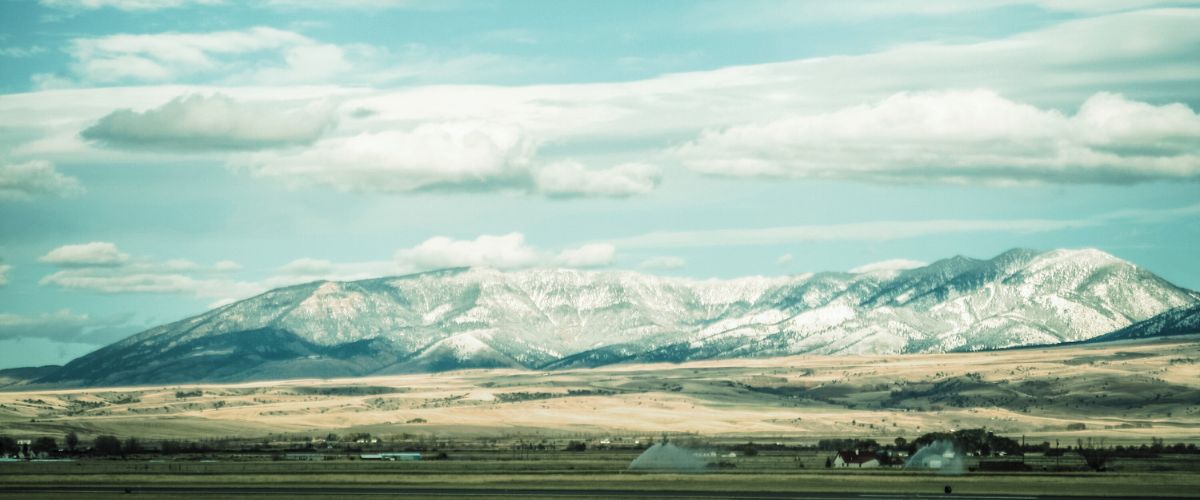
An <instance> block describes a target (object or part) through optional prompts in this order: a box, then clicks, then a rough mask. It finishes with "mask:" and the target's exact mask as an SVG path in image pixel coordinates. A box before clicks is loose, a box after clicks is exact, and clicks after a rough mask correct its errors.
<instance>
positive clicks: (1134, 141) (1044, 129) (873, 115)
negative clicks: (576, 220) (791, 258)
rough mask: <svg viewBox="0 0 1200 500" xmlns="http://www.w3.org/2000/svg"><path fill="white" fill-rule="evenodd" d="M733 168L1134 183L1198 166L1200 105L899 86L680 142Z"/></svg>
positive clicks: (691, 161)
mask: <svg viewBox="0 0 1200 500" xmlns="http://www.w3.org/2000/svg"><path fill="white" fill-rule="evenodd" d="M674 154H675V155H677V156H678V157H679V158H680V159H681V160H682V161H683V163H684V164H685V165H687V166H688V167H690V168H692V169H695V170H697V171H700V172H705V173H710V174H720V175H730V176H765V177H796V178H819V179H854V180H867V181H896V180H932V181H948V182H971V181H981V182H993V183H1008V182H1048V183H1129V182H1140V181H1149V180H1159V179H1186V180H1192V179H1196V178H1197V177H1200V116H1197V115H1196V113H1195V112H1193V111H1192V110H1191V109H1190V108H1188V107H1187V106H1185V105H1183V104H1178V103H1176V104H1169V105H1164V106H1154V105H1150V104H1146V103H1141V102H1136V101H1130V100H1128V99H1125V98H1123V97H1121V96H1119V95H1114V94H1106V93H1100V94H1096V95H1094V96H1092V97H1091V98H1090V99H1088V100H1087V101H1086V102H1085V103H1084V104H1083V106H1082V107H1080V109H1079V110H1078V112H1077V113H1075V114H1074V115H1073V116H1067V115H1064V114H1062V113H1059V112H1057V111H1054V110H1043V109H1039V108H1036V107H1034V106H1031V105H1028V104H1023V103H1018V102H1014V101H1011V100H1008V99H1005V98H1003V97H1001V96H999V95H997V94H995V93H994V92H991V91H986V90H977V91H948V92H927V93H900V94H896V95H893V96H891V97H889V98H887V99H884V100H883V101H881V102H878V103H875V104H871V105H860V106H854V107H850V108H845V109H842V110H838V111H835V112H832V113H823V114H815V115H796V116H790V117H787V118H783V119H778V120H772V121H767V122H762V123H751V124H745V125H737V126H733V127H729V128H725V129H722V130H709V131H706V132H704V133H702V134H701V135H700V137H699V138H697V139H696V140H694V141H691V142H689V143H687V144H684V145H683V146H680V147H678V148H676V149H675V150H674Z"/></svg>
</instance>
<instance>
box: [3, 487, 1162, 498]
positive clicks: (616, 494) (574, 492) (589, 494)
mask: <svg viewBox="0 0 1200 500" xmlns="http://www.w3.org/2000/svg"><path fill="white" fill-rule="evenodd" d="M124 493H128V494H129V495H130V496H131V497H136V496H194V495H221V496H223V497H230V496H246V497H258V496H264V495H273V496H278V495H287V496H316V497H321V496H347V497H352V496H391V497H420V498H429V497H445V498H470V497H492V498H504V497H511V498H538V497H541V498H571V497H585V498H598V497H599V498H605V497H607V498H729V499H764V498H765V499H779V498H795V499H804V500H847V499H854V500H886V499H911V500H926V499H930V500H931V499H950V498H953V499H966V500H1080V498H1081V497H1076V496H1031V495H965V494H950V495H947V494H943V493H934V492H931V493H930V494H913V493H908V494H882V493H858V492H847V493H806V492H785V491H753V492H744V493H737V492H722V491H686V490H674V491H673V490H635V489H552V488H548V489H525V488H522V489H507V488H395V487H370V486H368V487H337V486H329V487H288V486H278V487H276V486H264V487H255V486H227V487H226V486H220V485H214V486H135V487H131V488H129V489H126V488H124V487H119V486H0V496H10V495H16V496H22V495H34V494H38V495H58V494H65V495H84V496H86V495H113V494H124ZM1106 498H1112V499H1116V500H1142V499H1146V500H1151V499H1154V500H1161V498H1160V497H1128V496H1126V497H1106Z"/></svg>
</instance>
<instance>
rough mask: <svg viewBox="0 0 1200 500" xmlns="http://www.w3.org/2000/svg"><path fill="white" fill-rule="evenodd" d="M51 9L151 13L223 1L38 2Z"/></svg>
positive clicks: (75, 0)
mask: <svg viewBox="0 0 1200 500" xmlns="http://www.w3.org/2000/svg"><path fill="white" fill-rule="evenodd" d="M38 3H40V4H42V5H43V6H46V7H50V8H52V9H60V10H66V11H75V10H96V9H103V8H113V9H117V10H123V11H152V10H162V9H173V8H178V7H186V6H188V5H219V4H221V3H224V0H38Z"/></svg>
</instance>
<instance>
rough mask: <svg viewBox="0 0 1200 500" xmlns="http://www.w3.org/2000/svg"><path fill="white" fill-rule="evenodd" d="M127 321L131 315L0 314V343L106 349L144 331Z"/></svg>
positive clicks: (70, 313) (66, 312) (67, 311)
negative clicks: (36, 342) (43, 341)
mask: <svg viewBox="0 0 1200 500" xmlns="http://www.w3.org/2000/svg"><path fill="white" fill-rule="evenodd" d="M130 319H131V315H118V316H113V317H106V318H92V317H90V316H89V315H87V314H76V313H73V312H71V311H69V310H66V309H64V310H61V311H57V312H53V313H42V314H35V315H21V314H10V313H0V341H2V340H13V339H22V338H39V339H48V340H52V341H56V342H70V343H83V344H91V345H107V344H110V343H112V342H115V341H117V340H121V339H123V338H125V337H127V336H129V335H130V334H132V333H135V332H136V331H138V330H139V329H141V328H143V325H135V324H131V323H130Z"/></svg>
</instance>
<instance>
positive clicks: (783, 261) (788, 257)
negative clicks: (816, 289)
mask: <svg viewBox="0 0 1200 500" xmlns="http://www.w3.org/2000/svg"><path fill="white" fill-rule="evenodd" d="M794 260H796V257H795V256H793V255H792V254H790V253H785V254H783V255H780V256H779V258H777V259H775V265H777V266H786V265H788V264H791V263H792V261H794Z"/></svg>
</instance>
